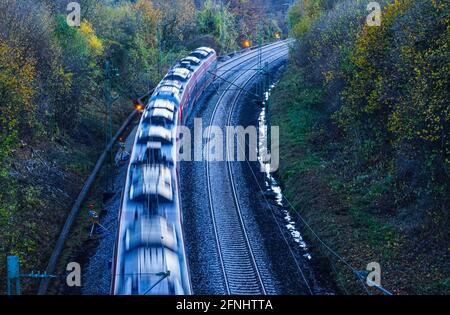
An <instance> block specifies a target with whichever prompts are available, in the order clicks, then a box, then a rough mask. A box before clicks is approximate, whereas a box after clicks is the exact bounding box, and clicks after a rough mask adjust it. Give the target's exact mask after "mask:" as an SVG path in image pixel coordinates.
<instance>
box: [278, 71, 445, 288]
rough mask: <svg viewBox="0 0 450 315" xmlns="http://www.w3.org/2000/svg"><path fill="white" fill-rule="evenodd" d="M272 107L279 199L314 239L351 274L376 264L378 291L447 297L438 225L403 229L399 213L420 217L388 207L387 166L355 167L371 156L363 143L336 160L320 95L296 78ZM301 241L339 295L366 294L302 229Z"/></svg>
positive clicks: (439, 221) (289, 76)
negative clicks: (329, 273)
mask: <svg viewBox="0 0 450 315" xmlns="http://www.w3.org/2000/svg"><path fill="white" fill-rule="evenodd" d="M291 70H292V69H291ZM272 100H273V102H272V112H271V114H272V122H273V124H274V125H278V126H279V127H280V159H281V164H280V171H279V177H280V179H281V182H282V185H283V187H284V190H285V191H284V193H285V196H286V197H287V198H288V199H289V200H290V202H291V203H292V204H293V205H294V207H295V208H296V209H297V211H299V212H300V214H301V215H302V216H303V217H304V218H305V219H306V220H307V222H308V223H309V225H310V226H311V227H312V228H313V229H314V231H315V232H316V233H317V234H318V235H319V236H320V237H321V239H322V240H324V241H325V242H326V243H327V244H328V245H329V246H330V247H331V248H333V249H334V250H335V251H336V252H338V253H339V254H340V255H341V256H343V257H345V259H346V261H347V262H349V263H350V264H351V265H352V266H353V267H354V268H356V269H358V270H364V269H366V266H367V264H369V263H370V262H378V263H380V265H381V267H382V285H383V286H384V287H386V288H387V289H389V290H391V291H393V292H394V293H397V294H443V293H447V294H448V293H450V290H449V273H448V249H447V248H444V242H443V241H442V240H443V239H445V237H446V236H445V232H444V233H442V231H443V230H445V228H443V226H444V225H445V222H446V221H445V219H444V218H436V215H435V214H424V218H425V219H427V220H428V219H429V221H430V223H427V222H428V221H426V220H425V219H424V220H423V221H421V219H412V220H410V221H412V223H411V224H409V223H408V224H407V223H405V222H403V221H404V220H403V219H402V217H401V216H400V213H402V212H406V213H409V211H413V212H412V213H421V212H420V211H421V209H420V207H419V206H417V207H418V209H417V212H414V211H415V210H414V209H412V208H411V209H409V208H404V207H403V206H401V205H399V204H397V203H396V202H395V198H394V196H396V194H398V192H397V187H396V184H395V181H394V177H393V176H392V174H391V170H390V167H389V165H384V164H381V163H380V164H378V165H375V166H372V167H368V166H364V165H363V166H361V165H359V164H358V163H357V161H356V160H355V159H357V158H358V156H359V155H361V156H363V155H367V154H372V153H370V152H372V151H373V148H371V145H370V143H369V144H365V145H364V146H363V147H361V148H359V149H358V150H359V151H361V152H359V151H358V152H356V154H355V153H354V152H343V150H342V148H341V147H342V146H341V144H340V142H339V141H340V140H339V138H331V137H330V136H327V134H326V132H325V130H327V128H329V125H330V121H328V120H327V118H326V116H325V114H324V111H323V110H322V109H323V108H324V107H325V102H326V100H325V97H324V93H323V92H322V91H320V89H318V88H317V87H315V88H313V87H311V86H309V85H308V84H307V83H305V82H303V80H302V74H301V73H299V72H296V70H295V69H294V70H293V71H287V73H286V75H285V77H284V78H283V80H282V81H281V82H280V83H279V85H278V86H277V87H276V89H275V90H274V93H273V98H272ZM410 207H411V206H410ZM418 218H419V217H418ZM409 225H411V227H409ZM405 226H406V227H407V228H405ZM447 232H448V228H447ZM303 233H304V235H305V238H306V240H307V241H308V243H309V244H310V247H311V249H312V252H313V253H314V254H315V255H316V256H319V257H322V258H323V257H325V258H326V259H328V261H329V264H330V270H333V274H334V277H335V280H336V283H337V286H338V288H339V290H340V293H350V294H364V293H365V291H364V290H363V289H362V287H361V283H360V281H358V280H357V279H356V277H355V275H354V274H353V273H352V272H351V271H350V270H349V269H348V268H347V267H346V266H345V264H343V263H342V262H340V261H339V260H337V259H336V258H335V257H334V256H333V255H331V254H330V253H329V252H328V251H327V250H326V249H324V247H323V246H322V245H321V243H320V242H318V240H317V239H316V237H315V236H314V235H313V234H312V233H310V232H309V231H308V230H307V229H306V227H304V229H303ZM371 290H372V289H371ZM372 293H377V291H373V290H372Z"/></svg>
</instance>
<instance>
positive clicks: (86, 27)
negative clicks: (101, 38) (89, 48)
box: [80, 21, 95, 37]
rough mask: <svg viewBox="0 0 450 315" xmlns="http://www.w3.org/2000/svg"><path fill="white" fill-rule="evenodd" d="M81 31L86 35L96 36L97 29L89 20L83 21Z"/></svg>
mask: <svg viewBox="0 0 450 315" xmlns="http://www.w3.org/2000/svg"><path fill="white" fill-rule="evenodd" d="M80 32H81V34H83V35H84V36H85V37H90V36H95V31H94V28H93V27H92V24H91V23H89V22H87V21H83V22H82V23H81V25H80Z"/></svg>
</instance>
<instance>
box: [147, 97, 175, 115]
mask: <svg viewBox="0 0 450 315" xmlns="http://www.w3.org/2000/svg"><path fill="white" fill-rule="evenodd" d="M149 108H150V109H151V108H165V109H167V110H170V111H171V112H175V109H176V108H177V104H176V103H175V102H173V101H172V100H168V99H156V100H154V101H152V102H150V104H149Z"/></svg>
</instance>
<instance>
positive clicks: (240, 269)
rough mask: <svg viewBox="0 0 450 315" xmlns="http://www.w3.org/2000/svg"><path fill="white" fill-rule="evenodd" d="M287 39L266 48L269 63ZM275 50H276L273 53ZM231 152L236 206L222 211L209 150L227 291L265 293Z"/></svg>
mask: <svg viewBox="0 0 450 315" xmlns="http://www.w3.org/2000/svg"><path fill="white" fill-rule="evenodd" d="M287 43H288V42H286V43H284V45H274V46H272V47H270V48H269V49H267V50H265V51H263V54H266V56H265V60H266V61H267V60H268V62H269V64H272V63H275V62H276V61H278V60H279V59H281V58H283V57H285V56H286V52H287V50H288V46H287ZM280 48H281V49H280ZM272 51H275V52H274V53H272ZM267 54H268V55H267ZM254 58H255V57H251V58H250V59H244V60H243V61H241V62H239V63H238V64H236V65H234V66H233V67H232V69H233V68H237V67H239V66H241V65H242V64H244V63H248V62H249V60H251V59H254ZM251 63H252V65H253V66H254V65H256V64H257V63H258V61H256V62H251ZM250 71H254V73H253V74H251V75H250V76H249V77H248V78H247V79H245V81H244V82H243V83H240V85H241V86H246V85H248V84H249V82H251V81H252V80H253V79H254V78H255V77H256V76H257V75H258V72H257V71H256V70H250ZM239 79H241V76H237V77H236V78H234V79H233V80H232V81H231V82H230V83H229V86H231V85H233V84H235V83H236V82H238V81H239ZM229 86H228V87H227V88H226V89H225V90H224V91H223V93H222V94H221V95H220V97H219V99H218V101H217V102H216V104H215V107H214V110H213V113H212V116H211V120H210V126H213V124H214V120H215V118H216V114H217V112H218V109H219V108H220V106H221V104H222V103H223V102H224V100H225V98H226V96H227V92H228V91H229ZM241 94H242V90H241V91H240V92H239V93H236V95H235V96H234V97H233V98H232V101H231V106H230V111H229V114H228V118H227V120H228V122H227V125H230V122H231V116H232V114H233V111H234V108H235V105H236V104H237V102H238V100H239V97H240V95H241ZM211 135H212V130H211V129H210V130H209V134H208V139H211ZM229 154H230V152H227V171H228V177H229V181H230V186H231V187H230V188H231V195H232V199H233V202H232V204H233V206H232V207H229V208H226V209H222V211H220V209H219V211H218V210H217V209H216V206H215V201H214V194H213V193H212V188H211V187H212V184H211V174H210V167H211V162H209V161H210V156H209V150H207V156H206V160H207V163H206V177H207V190H208V199H209V209H210V213H211V218H212V223H213V229H214V235H215V243H216V247H217V251H218V256H219V260H220V265H221V268H222V272H223V276H224V281H225V291H226V293H227V294H251V295H261V294H262V295H265V294H267V293H268V292H267V290H266V284H265V282H264V278H263V276H262V272H261V271H260V268H259V266H258V264H257V260H256V259H255V254H254V252H253V249H252V246H251V243H250V241H249V236H248V232H247V229H246V226H245V223H244V217H243V214H242V210H241V205H240V203H239V199H238V194H237V192H236V188H235V179H234V176H233V173H232V171H231V164H230V163H231V162H230V159H229V158H228V157H229V156H228V155H229ZM223 210H224V211H223Z"/></svg>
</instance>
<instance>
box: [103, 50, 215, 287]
mask: <svg viewBox="0 0 450 315" xmlns="http://www.w3.org/2000/svg"><path fill="white" fill-rule="evenodd" d="M216 65H217V55H216V52H215V51H214V50H213V49H211V48H207V47H201V48H198V49H197V50H195V51H194V52H192V53H191V54H190V55H189V56H188V57H186V58H184V59H183V60H181V61H180V62H179V63H178V64H177V65H176V66H175V67H174V68H173V69H171V70H170V71H169V72H168V73H167V75H166V76H165V77H164V79H163V80H162V81H161V82H160V84H159V85H158V87H157V88H156V89H155V92H154V93H153V95H152V96H151V97H150V100H149V103H148V104H147V106H146V108H145V110H144V112H143V115H142V117H141V121H140V123H139V127H138V132H137V134H136V138H135V141H134V147H133V151H132V154H131V158H130V165H129V167H128V173H127V179H126V184H125V188H124V193H123V197H122V203H121V209H120V215H119V228H118V232H117V242H116V246H115V250H114V257H113V270H112V284H111V293H112V294H116V295H133V294H137V295H139V294H156V295H173V294H176V295H184V294H192V288H191V283H190V277H189V269H188V262H187V258H186V253H185V248H184V238H183V227H182V210H181V201H180V195H179V179H178V164H177V162H176V161H177V154H178V144H177V142H176V139H177V130H178V127H179V126H180V125H182V124H183V123H184V120H185V119H186V118H187V117H188V115H190V114H191V112H192V109H193V106H194V105H195V103H196V102H197V100H198V99H199V97H200V96H201V94H202V93H203V91H204V90H205V89H206V88H207V87H208V86H209V84H210V83H211V82H212V80H213V78H214V73H215V69H216Z"/></svg>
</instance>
